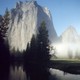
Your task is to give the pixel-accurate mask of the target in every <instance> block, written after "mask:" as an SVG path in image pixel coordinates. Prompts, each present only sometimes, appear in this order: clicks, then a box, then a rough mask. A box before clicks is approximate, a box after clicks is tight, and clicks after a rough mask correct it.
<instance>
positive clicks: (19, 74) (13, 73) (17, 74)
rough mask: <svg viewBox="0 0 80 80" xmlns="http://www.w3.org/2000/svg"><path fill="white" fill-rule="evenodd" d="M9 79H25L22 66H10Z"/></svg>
mask: <svg viewBox="0 0 80 80" xmlns="http://www.w3.org/2000/svg"><path fill="white" fill-rule="evenodd" d="M9 77H10V78H9V80H27V78H26V73H25V72H24V71H23V67H22V66H19V67H17V66H15V67H12V66H11V67H10V75H9Z"/></svg>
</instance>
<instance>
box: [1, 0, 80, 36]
mask: <svg viewBox="0 0 80 80" xmlns="http://www.w3.org/2000/svg"><path fill="white" fill-rule="evenodd" d="M17 1H26V0H0V14H4V12H5V9H6V8H9V9H11V8H13V7H15V4H16V2H17ZM36 1H37V3H38V4H39V5H41V6H44V7H48V8H49V10H50V12H51V14H52V19H53V24H54V27H55V30H56V32H57V34H58V36H59V35H61V34H62V32H64V31H65V30H66V29H67V28H68V27H69V26H73V27H75V28H76V30H77V32H78V33H79V34H80V0H36Z"/></svg>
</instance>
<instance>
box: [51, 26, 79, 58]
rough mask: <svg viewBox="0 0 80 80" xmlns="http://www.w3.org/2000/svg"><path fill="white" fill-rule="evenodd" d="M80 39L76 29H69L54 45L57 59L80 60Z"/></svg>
mask: <svg viewBox="0 0 80 80" xmlns="http://www.w3.org/2000/svg"><path fill="white" fill-rule="evenodd" d="M79 45H80V37H79V35H78V33H77V31H76V29H75V28H74V27H72V26H70V27H68V28H67V29H66V30H65V31H64V32H63V33H62V35H61V36H60V37H59V38H58V39H57V40H56V42H55V43H54V44H53V46H54V47H55V55H56V56H57V58H70V59H71V58H80V54H79V53H80V49H79Z"/></svg>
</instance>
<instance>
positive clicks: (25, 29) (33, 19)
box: [8, 1, 57, 52]
mask: <svg viewBox="0 0 80 80" xmlns="http://www.w3.org/2000/svg"><path fill="white" fill-rule="evenodd" d="M42 21H45V23H46V27H47V30H48V33H49V40H50V43H53V41H54V40H55V39H56V37H57V34H56V31H55V29H54V26H53V22H52V17H51V13H50V11H49V10H48V8H46V7H41V6H40V5H38V4H37V2H36V1H26V2H21V1H20V2H17V3H16V7H15V8H13V9H12V10H11V11H10V24H9V29H8V42H9V46H10V50H11V51H12V50H14V51H17V50H18V51H20V52H22V51H24V50H26V48H27V43H29V42H30V41H31V38H32V35H33V34H34V35H36V34H37V32H38V27H39V26H40V24H41V22H42Z"/></svg>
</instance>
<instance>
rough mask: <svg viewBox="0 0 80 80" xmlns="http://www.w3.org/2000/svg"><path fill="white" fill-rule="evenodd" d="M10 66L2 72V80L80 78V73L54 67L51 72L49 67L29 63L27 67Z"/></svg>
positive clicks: (79, 79)
mask: <svg viewBox="0 0 80 80" xmlns="http://www.w3.org/2000/svg"><path fill="white" fill-rule="evenodd" d="M8 67H9V66H8ZM8 67H7V68H6V67H4V68H3V69H2V71H3V72H0V80H80V75H74V74H69V73H64V72H63V71H60V70H57V69H52V68H50V69H49V72H50V74H49V73H48V71H47V69H46V68H44V67H43V66H40V65H32V64H28V65H27V66H25V68H24V66H23V65H19V66H17V65H14V66H10V67H9V68H8ZM8 69H9V72H8ZM1 74H2V75H1ZM8 76H9V79H8Z"/></svg>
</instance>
